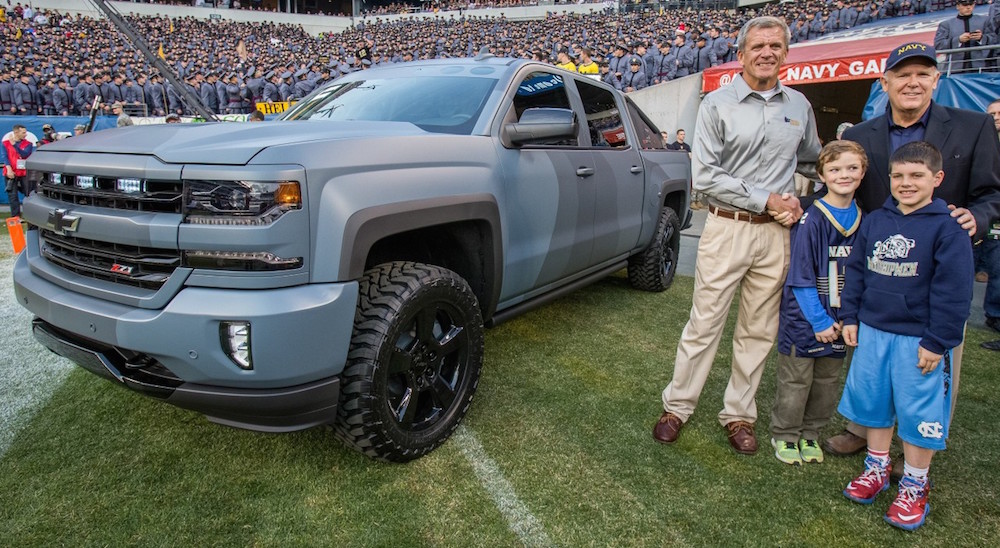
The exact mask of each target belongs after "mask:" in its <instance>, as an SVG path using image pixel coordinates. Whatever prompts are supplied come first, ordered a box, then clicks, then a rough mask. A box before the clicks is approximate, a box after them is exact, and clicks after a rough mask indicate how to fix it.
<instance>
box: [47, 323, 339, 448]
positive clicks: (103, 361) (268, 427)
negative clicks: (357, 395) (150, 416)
mask: <svg viewBox="0 0 1000 548" xmlns="http://www.w3.org/2000/svg"><path fill="white" fill-rule="evenodd" d="M32 331H33V332H34V335H35V338H36V339H37V340H38V341H39V342H40V343H42V345H44V346H45V347H46V348H48V349H49V350H51V351H53V352H55V353H56V354H59V355H60V356H63V357H65V358H68V359H69V360H70V361H73V362H74V363H76V364H77V365H79V366H80V367H83V368H84V369H86V370H88V371H90V372H92V373H94V374H96V375H98V376H101V377H104V378H105V379H108V380H111V381H114V382H118V383H121V384H122V385H123V386H125V387H126V388H130V389H132V390H134V391H136V392H139V393H141V394H145V395H147V396H150V397H153V398H156V399H161V400H163V401H165V402H166V403H169V404H171V405H176V406H177V407H182V408H184V409H191V410H193V411H198V412H199V413H203V414H205V415H206V416H207V417H208V419H209V420H211V421H212V422H217V423H220V424H225V425H228V426H235V427H238V428H246V429H249V430H258V431H264V432H288V431H293V430H301V429H304V428H309V427H312V426H317V425H320V424H327V423H331V422H333V421H334V419H336V415H337V402H338V399H339V397H340V377H330V378H326V379H321V380H318V381H314V382H311V383H307V384H304V385H300V386H292V387H288V388H276V389H239V388H227V387H220V386H206V385H200V384H194V383H187V382H183V381H181V380H179V379H177V378H176V377H174V376H172V375H171V374H170V372H169V371H167V370H166V369H165V368H163V367H162V366H159V364H157V363H156V362H154V361H151V360H149V359H148V357H146V356H144V355H141V354H133V353H128V355H126V354H123V353H122V351H120V350H118V349H115V348H111V347H107V346H104V345H102V344H100V343H98V342H95V341H88V340H86V339H82V338H78V337H74V336H73V335H71V334H69V333H66V332H64V331H62V330H60V329H58V328H56V327H54V326H52V325H50V324H48V323H46V322H44V321H43V320H40V319H35V320H34V322H33V323H32Z"/></svg>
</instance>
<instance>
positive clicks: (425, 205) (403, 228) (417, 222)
mask: <svg viewBox="0 0 1000 548" xmlns="http://www.w3.org/2000/svg"><path fill="white" fill-rule="evenodd" d="M467 221H476V222H484V223H485V224H486V226H487V227H488V230H489V235H490V238H491V240H492V242H491V244H492V245H491V246H490V247H491V248H492V253H485V254H484V256H483V261H484V273H485V274H486V275H487V276H490V279H488V280H486V289H487V291H486V292H487V294H488V295H489V302H488V303H480V304H481V306H482V308H483V318H484V319H486V318H489V317H490V316H492V315H493V311H494V310H495V308H496V303H497V302H498V301H499V299H500V288H501V286H502V282H503V233H502V231H501V223H500V207H499V206H498V205H497V201H496V198H495V197H494V196H493V195H492V194H486V193H482V194H467V195H461V196H446V197H440V198H429V199H423V200H409V201H403V202H395V203H391V204H383V205H377V206H372V207H368V208H364V209H360V210H358V211H355V212H354V213H353V214H351V216H350V217H349V218H348V219H347V223H346V224H345V226H344V237H343V242H342V244H343V247H342V248H341V249H344V250H345V252H344V253H343V254H342V255H341V259H340V266H339V279H342V280H347V279H350V280H355V279H358V278H360V277H361V276H362V275H363V274H364V271H365V262H366V261H367V259H368V254H369V252H370V251H371V249H372V246H374V245H375V243H376V242H378V241H379V240H381V239H383V238H386V237H388V236H392V235H394V234H400V233H403V232H408V231H411V230H416V229H420V228H427V227H432V226H438V225H446V224H451V223H456V222H467Z"/></svg>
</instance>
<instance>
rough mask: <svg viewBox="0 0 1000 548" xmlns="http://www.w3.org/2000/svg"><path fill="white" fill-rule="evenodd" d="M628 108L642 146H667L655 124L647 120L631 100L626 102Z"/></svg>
mask: <svg viewBox="0 0 1000 548" xmlns="http://www.w3.org/2000/svg"><path fill="white" fill-rule="evenodd" d="M625 104H626V106H627V108H628V116H629V118H631V119H632V125H633V126H635V133H636V135H638V137H639V147H640V148H667V147H666V145H665V144H664V142H663V139H662V138H661V137H660V132H659V131H657V130H656V128H655V127H653V124H652V123H650V122H649V121H648V120H646V117H645V116H643V115H642V113H641V112H640V111H639V109H638V108H637V107H636V106H635V105H634V104H632V102H631V101H626V102H625Z"/></svg>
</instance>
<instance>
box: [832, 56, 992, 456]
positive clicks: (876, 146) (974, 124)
mask: <svg viewBox="0 0 1000 548" xmlns="http://www.w3.org/2000/svg"><path fill="white" fill-rule="evenodd" d="M935 55H936V54H935V51H934V48H933V47H932V46H930V45H927V44H921V43H915V42H914V43H909V44H903V45H902V46H900V47H898V48H896V49H894V50H893V51H892V52H891V53H890V54H889V58H888V60H887V61H886V65H885V66H886V69H885V73H883V74H882V78H881V83H882V89H883V90H884V91H885V92H886V94H887V95H888V98H889V106H888V108H887V109H886V112H885V114H882V115H881V116H877V117H875V118H872V119H871V120H868V121H866V122H863V123H860V124H858V125H856V126H854V127H852V128H849V129H847V130H846V131H844V136H843V138H844V139H847V140H850V141H856V142H858V143H860V144H861V146H862V147H864V149H865V151H867V152H868V165H869V168H868V172H867V173H866V174H865V177H864V179H862V181H861V186H860V187H858V190H857V192H856V193H855V199H856V200H857V201H858V205H860V206H861V209H862V211H864V212H868V211H872V210H874V209H878V208H879V207H881V206H882V204H883V203H885V201H886V199H887V198H888V197H889V156H890V155H891V154H892V153H893V152H894V151H895V150H896V149H897V148H899V147H901V146H903V145H904V144H906V143H910V142H913V141H927V142H929V143H931V144H933V145H934V146H936V147H937V148H938V150H940V151H941V155H942V156H943V157H944V169H943V170H944V181H943V182H942V183H941V185H940V186H939V187H938V188H937V189H936V190H935V191H934V196H935V197H936V198H941V199H943V200H944V201H945V202H947V203H948V204H949V207H951V208H952V209H953V211H952V212H951V216H952V217H953V218H955V220H956V221H957V222H958V223H959V224H960V225H962V228H964V229H965V230H967V231H969V235H970V236H971V237H972V241H973V243H978V242H981V241H982V240H983V238H984V236H985V235H986V232H987V231H988V230H989V226H990V223H991V222H993V221H994V220H996V219H997V218H998V217H1000V146H998V143H997V137H996V131H995V130H994V125H993V120H992V118H991V117H990V116H989V115H988V114H985V113H982V112H974V111H971V110H963V109H957V108H951V107H945V106H941V105H937V104H935V103H934V102H933V101H932V100H931V95H932V93H933V91H934V89H935V88H936V87H937V82H938V78H939V77H940V73H939V72H938V69H937V59H936V57H935ZM848 283H850V282H848ZM960 365H961V346H960V347H958V348H956V349H955V350H954V356H953V360H952V394H953V395H954V396H953V399H952V409H953V410H954V401H955V400H954V397H957V395H958V381H959V377H958V373H959V367H960ZM864 433H865V429H864V427H859V426H858V425H855V424H853V423H849V424H848V427H847V430H845V431H844V432H843V433H841V434H839V435H837V436H834V437H832V438H830V439H828V440H826V443H825V444H824V448H825V449H826V450H827V451H828V452H830V453H832V454H834V455H840V456H844V455H851V454H855V453H859V452H860V451H862V450H863V449H864V448H865V447H866V440H865V438H864Z"/></svg>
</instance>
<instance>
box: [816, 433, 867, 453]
mask: <svg viewBox="0 0 1000 548" xmlns="http://www.w3.org/2000/svg"><path fill="white" fill-rule="evenodd" d="M867 448H868V440H866V439H865V438H862V437H861V436H858V435H856V434H854V433H853V432H851V431H849V430H844V431H843V432H841V433H839V434H837V435H836V436H834V437H832V438H827V439H826V440H824V441H823V450H824V451H826V452H827V453H830V454H831V455H833V456H835V457H849V456H851V455H857V454H858V453H860V452H862V451H864V450H865V449H867Z"/></svg>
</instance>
